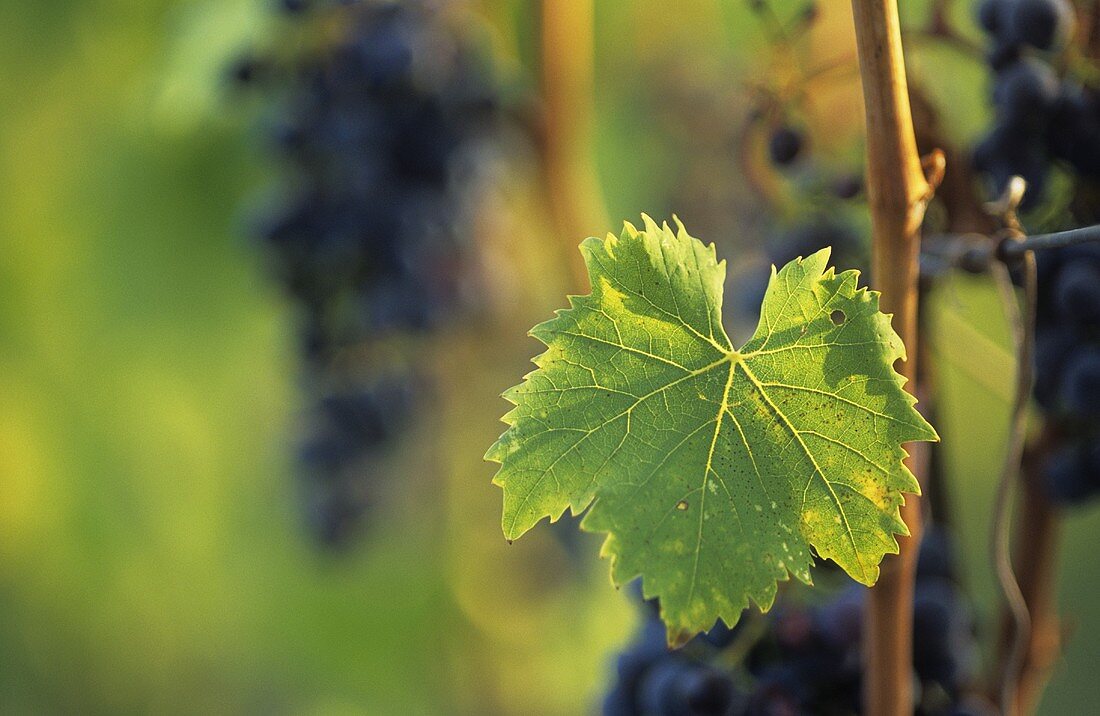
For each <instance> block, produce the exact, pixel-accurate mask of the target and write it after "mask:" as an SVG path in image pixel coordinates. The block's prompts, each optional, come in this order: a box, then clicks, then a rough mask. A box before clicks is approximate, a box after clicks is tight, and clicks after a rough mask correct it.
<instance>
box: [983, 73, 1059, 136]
mask: <svg viewBox="0 0 1100 716" xmlns="http://www.w3.org/2000/svg"><path fill="white" fill-rule="evenodd" d="M1060 93H1061V84H1060V83H1059V82H1058V76H1057V75H1056V74H1055V73H1054V70H1052V69H1051V68H1050V66H1049V65H1047V64H1046V63H1045V62H1040V61H1038V60H1035V59H1025V60H1021V61H1019V62H1016V63H1013V64H1012V65H1011V66H1009V67H1008V68H1006V69H1005V70H1004V71H1003V72H1001V73H1000V74H999V75H998V76H997V79H996V82H995V84H994V85H993V104H994V105H996V107H997V112H998V115H997V117H998V119H999V120H1000V121H1003V122H1004V123H1006V124H1017V123H1023V122H1027V123H1032V122H1034V121H1036V120H1045V119H1046V114H1047V113H1048V112H1049V111H1050V110H1051V109H1052V108H1053V107H1054V106H1055V103H1056V102H1057V100H1058V96H1059V95H1060Z"/></svg>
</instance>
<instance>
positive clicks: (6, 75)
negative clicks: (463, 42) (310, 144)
mask: <svg viewBox="0 0 1100 716" xmlns="http://www.w3.org/2000/svg"><path fill="white" fill-rule="evenodd" d="M922 5H923V4H922V3H914V4H912V5H911V6H910V8H907V10H908V11H909V12H910V13H911V14H912V15H913V17H916V16H918V15H919V12H920V6H922ZM914 8H915V9H914ZM481 9H482V11H483V13H484V14H485V16H486V18H487V19H488V21H489V24H490V27H491V28H492V31H493V32H494V33H495V35H494V37H495V42H496V43H497V44H498V45H499V46H500V47H502V48H504V53H505V54H506V55H507V54H508V53H511V56H510V57H508V58H507V59H508V61H510V62H511V63H513V64H514V66H515V68H516V69H515V70H514V74H515V76H516V77H518V78H519V79H520V80H521V81H522V80H524V79H525V78H526V80H528V81H529V80H530V76H529V75H530V70H529V64H530V61H531V58H532V55H533V50H532V49H531V48H532V47H533V45H534V39H533V38H532V36H531V35H532V32H533V28H534V23H533V22H532V20H531V17H532V16H533V15H532V13H533V7H532V6H531V4H529V3H527V2H521V1H520V0H497V1H493V2H488V1H487V2H485V3H482V8H481ZM963 14H964V15H965V13H963ZM596 20H597V27H596V36H597V38H598V45H597V52H596V72H597V78H598V83H599V84H598V86H599V89H600V91H599V92H598V96H597V109H598V110H599V127H598V143H597V148H596V156H597V159H598V169H599V172H600V177H601V179H602V184H603V186H604V187H605V192H606V194H607V203H608V207H609V213H610V215H611V216H613V217H616V218H619V217H622V218H625V217H634V216H636V215H637V214H638V213H639V212H640V211H647V212H649V213H652V214H654V215H655V216H660V215H663V214H667V213H669V212H670V211H672V210H675V209H676V207H675V206H667V205H666V204H667V202H668V199H667V198H666V197H667V196H668V192H669V189H670V187H671V186H672V185H673V184H674V183H675V177H676V176H678V174H676V172H675V171H672V170H671V169H670V167H676V168H677V169H678V170H682V169H683V167H682V166H681V165H682V164H683V158H682V157H679V156H677V154H676V152H675V144H674V143H671V142H668V141H664V140H663V138H662V137H661V136H658V135H656V134H655V130H654V129H653V125H652V122H651V117H650V115H651V111H652V110H653V104H647V103H652V102H654V100H657V99H659V98H655V97H653V96H649V95H647V94H646V82H645V80H646V78H645V77H644V76H639V72H640V68H644V67H645V66H646V62H650V61H653V59H654V58H658V59H659V58H661V57H666V56H677V57H680V59H681V60H682V61H684V62H687V63H688V64H687V66H688V67H695V66H696V64H692V63H697V66H698V67H699V69H698V72H699V73H700V74H709V75H710V76H719V77H720V76H722V75H723V74H728V75H729V76H730V77H734V76H740V75H742V74H744V73H745V72H748V71H750V70H751V69H752V68H753V67H754V66H755V65H754V62H755V58H756V57H757V55H758V54H759V53H760V51H761V48H763V47H764V43H763V40H762V39H761V38H760V37H759V33H758V32H757V31H756V29H757V26H756V25H754V24H753V23H752V22H751V21H750V19H749V17H748V14H747V12H746V11H745V10H744V4H743V3H740V2H733V1H732V0H729V1H727V2H691V3H684V8H682V9H681V10H678V11H677V12H676V13H675V14H674V13H672V12H671V11H670V9H669V5H668V3H664V2H657V1H656V0H653V1H647V2H628V1H627V0H607V1H606V2H604V0H600V2H599V3H598V11H597V18H596ZM966 22H968V20H966ZM277 29H278V28H277V23H274V22H273V21H272V19H271V15H270V13H269V12H268V11H267V8H266V7H265V3H263V2H261V1H260V0H193V1H190V2H188V1H184V0H176V1H167V0H159V1H150V2H144V3H135V2H124V1H123V0H79V1H77V0H71V1H68V2H66V1H63V0H51V1H50V2H41V3H23V2H14V1H13V0H0V67H2V68H3V71H2V74H0V76H2V77H3V81H2V82H0V711H2V712H3V713H105V714H107V713H110V714H119V713H148V712H153V713H265V714H266V713H295V714H297V713H315V714H330V713H333V714H341V713H372V714H415V713H579V712H586V711H591V710H593V709H594V707H595V704H597V703H598V698H599V693H600V691H601V689H602V688H603V684H604V683H605V682H606V679H607V677H608V675H609V673H610V670H609V658H610V654H611V653H612V652H613V651H614V650H615V649H616V648H617V646H618V645H620V644H621V643H623V642H624V641H625V640H626V639H627V638H628V637H629V633H630V629H631V624H632V620H633V612H632V610H631V608H630V606H629V605H628V603H627V600H626V599H625V598H623V597H622V596H621V595H619V594H617V593H615V592H614V591H613V590H612V589H610V588H609V587H608V585H607V579H606V566H605V565H603V564H600V563H598V560H597V559H596V557H595V553H596V551H597V547H598V540H597V539H594V538H587V539H585V540H584V541H583V542H582V552H583V556H582V557H581V562H582V564H581V565H580V566H579V567H578V566H577V565H575V564H573V563H572V562H571V561H570V558H569V557H568V555H567V554H565V552H564V551H563V549H562V546H561V544H560V543H559V542H558V541H556V540H555V539H553V538H552V537H548V536H547V535H545V534H541V533H540V531H539V530H536V533H534V534H532V535H531V536H529V537H525V538H524V539H523V540H521V541H520V542H517V543H516V544H515V545H512V546H510V547H509V546H507V545H505V544H504V543H503V539H502V538H501V537H500V534H499V528H498V522H497V520H498V513H497V509H498V508H499V505H498V501H499V495H498V494H497V491H496V488H493V487H492V486H491V485H490V484H489V480H490V478H491V475H492V468H491V466H489V465H486V464H484V463H482V462H481V453H482V451H483V449H484V447H485V446H487V445H488V444H489V442H490V441H491V440H492V438H493V436H494V433H495V432H497V431H498V429H499V424H498V423H497V422H496V418H497V416H498V415H499V414H500V413H501V412H502V411H503V408H504V407H505V406H504V404H503V403H502V401H500V400H498V399H497V398H496V395H497V394H498V393H499V392H500V390H501V389H503V388H505V387H507V386H508V385H509V384H511V383H512V382H515V380H516V379H518V377H519V376H520V375H522V373H523V372H525V365H526V358H527V356H529V355H531V354H533V352H534V351H535V349H536V346H535V344H534V343H533V342H531V341H529V340H528V339H525V338H523V330H522V329H523V327H524V326H526V325H530V324H531V323H534V322H535V321H537V320H539V319H540V318H542V317H544V316H545V315H547V312H548V311H549V310H550V308H552V307H553V306H554V305H557V303H559V302H560V301H559V300H558V299H556V298H555V297H557V296H561V295H562V294H563V293H564V290H565V280H564V278H563V277H558V278H554V279H547V280H546V284H547V285H545V286H543V287H542V289H541V290H540V291H538V292H532V293H530V294H529V295H528V297H527V298H528V300H527V302H526V303H524V304H522V305H521V306H519V307H518V308H517V309H516V311H515V313H514V314H513V315H511V317H510V321H511V322H508V321H505V322H504V323H505V325H504V326H497V327H495V328H484V329H475V330H469V331H463V330H455V331H454V332H451V333H448V334H446V335H444V336H443V337H442V338H440V339H439V344H440V345H439V346H438V348H439V351H438V354H439V356H440V358H439V360H438V364H439V370H438V374H439V376H440V378H441V381H440V382H441V387H440V388H439V392H440V398H439V407H438V409H437V410H436V411H433V414H432V415H430V416H425V417H424V418H423V419H422V421H421V424H420V425H419V426H418V427H417V428H416V429H415V430H414V431H413V434H412V435H411V436H410V437H409V438H408V439H407V440H406V441H405V442H403V447H402V450H401V451H400V453H399V454H397V455H395V456H394V457H393V459H392V465H391V466H390V470H389V471H388V472H389V473H390V474H388V475H387V476H386V478H385V479H386V480H388V481H390V482H391V483H392V484H393V489H392V490H390V493H391V494H388V495H387V499H385V500H384V508H382V509H380V510H378V511H377V512H376V513H375V514H373V516H372V526H371V529H370V530H369V533H368V534H367V535H366V537H365V538H364V539H363V540H362V541H361V543H360V544H359V545H358V546H357V548H355V549H354V550H352V551H351V552H350V553H347V554H342V555H331V554H326V553H324V552H323V551H319V550H318V549H317V548H316V547H315V546H314V545H313V544H312V543H311V542H310V541H309V540H308V539H307V538H306V537H305V535H304V533H303V530H302V528H301V524H300V519H299V515H298V513H297V511H296V502H295V501H296V498H297V492H296V487H295V482H294V475H293V464H292V457H293V453H292V450H290V449H289V448H288V446H289V445H290V444H292V441H293V436H294V434H295V415H296V411H297V410H298V408H299V404H298V401H299V399H300V398H299V393H298V386H297V365H296V359H295V351H294V336H293V333H292V324H291V320H290V317H289V306H288V305H287V303H286V302H285V301H284V299H283V298H282V296H281V295H280V293H279V292H278V290H277V288H276V287H274V286H273V285H272V283H271V282H270V281H269V280H267V278H266V277H265V274H264V271H263V267H262V262H261V261H260V260H259V257H258V254H257V252H256V251H255V249H254V247H253V246H251V245H250V243H249V241H248V240H247V238H246V231H245V230H244V220H243V217H244V216H245V212H243V210H242V207H244V206H248V205H250V204H254V203H255V202H256V201H257V196H258V192H262V190H263V188H264V187H265V186H267V185H268V184H269V178H270V175H271V167H269V166H267V165H266V164H265V162H264V155H263V152H262V151H261V148H260V146H259V145H258V143H257V142H256V140H255V137H254V136H253V134H252V133H251V132H250V130H249V127H250V126H251V124H250V118H249V115H248V113H247V112H246V111H244V110H243V109H242V108H241V106H240V103H239V102H236V101H235V100H234V99H233V98H232V97H230V96H229V95H228V93H227V91H226V89H225V87H224V84H223V83H222V81H221V71H222V68H223V67H224V64H225V63H226V62H227V61H228V60H229V59H230V58H232V57H233V56H235V54H236V53H237V52H238V51H239V50H240V49H241V48H243V47H246V46H248V45H249V44H251V43H253V42H259V43H262V42H264V41H265V39H266V38H268V37H270V33H271V32H273V31H277ZM841 41H844V42H847V41H848V39H847V38H846V36H841V37H840V38H839V39H837V38H834V39H833V42H834V44H835V43H838V42H841ZM825 44H828V43H825ZM643 58H645V60H646V61H645V62H643ZM912 63H913V66H914V69H915V71H917V72H919V73H920V74H921V76H922V77H923V78H924V79H925V80H927V81H928V82H927V84H929V85H934V86H935V87H936V92H935V94H936V96H937V97H944V98H947V99H949V100H950V101H949V102H947V105H948V106H949V107H950V116H949V118H948V119H949V120H950V122H951V123H952V126H954V127H956V128H957V131H958V132H959V133H960V137H964V138H965V137H968V136H972V135H973V134H974V133H975V132H977V131H979V130H980V129H981V127H982V126H983V123H984V121H985V114H984V112H985V110H984V108H983V104H984V103H983V99H982V98H983V96H984V91H985V90H984V87H983V84H982V82H983V79H982V76H983V75H982V70H981V67H980V66H975V65H973V63H971V64H967V62H966V61H963V60H960V59H959V58H958V57H957V56H954V55H952V54H951V53H950V52H946V53H945V52H943V51H937V50H935V49H931V50H927V51H921V50H919V49H918V50H917V51H915V52H914V55H913V58H912ZM933 80H935V82H933ZM730 86H731V89H732V90H733V91H736V90H737V88H738V85H736V82H735V81H734V80H731V81H730ZM851 121H854V122H857V123H858V113H853V117H852V118H851ZM684 219H685V221H687V222H688V224H689V226H691V225H692V224H691V218H690V217H689V216H685V217H684ZM528 220H529V221H533V222H538V221H544V220H545V217H539V216H537V215H535V216H530V217H528ZM607 228H612V227H607ZM697 233H699V232H697ZM544 234H545V231H543V232H542V233H539V234H538V235H539V236H542V237H543V238H545V236H544ZM579 238H580V237H578V239H579ZM704 238H717V237H709V236H706V235H705V234H704ZM517 240H518V239H517ZM753 240H754V237H752V236H748V237H742V238H740V242H741V243H740V244H739V243H738V242H737V241H731V242H728V244H727V246H728V247H736V246H738V245H747V244H749V243H751V242H752V241H753ZM538 251H539V249H533V250H531V251H529V252H527V253H526V254H524V255H525V256H527V257H528V258H529V259H530V260H533V261H534V260H536V259H532V258H531V257H532V256H534V257H536V258H537V257H538V256H541V254H539V253H538ZM542 251H545V249H542ZM726 253H727V257H728V258H731V259H736V258H737V256H734V255H732V253H731V249H727V251H726ZM517 270H519V269H517ZM527 270H529V267H528V269H527ZM932 311H933V313H934V315H935V317H936V318H937V319H938V320H936V321H935V326H936V329H935V332H934V335H933V339H934V343H935V348H934V350H935V355H936V359H937V362H938V364H939V367H940V369H941V372H942V375H943V383H944V387H945V393H946V395H945V399H944V403H945V407H944V414H943V416H942V418H941V421H942V425H941V426H940V427H941V434H942V435H943V436H944V445H945V449H946V450H947V454H948V456H949V462H950V465H951V467H952V468H953V475H954V478H955V480H956V481H955V482H954V484H953V490H954V495H953V496H954V497H955V500H956V502H955V504H956V510H957V513H958V524H959V527H960V530H961V532H962V537H963V539H964V541H965V543H966V545H967V553H966V555H965V559H966V569H965V571H964V573H965V574H966V575H967V576H968V578H969V581H970V583H971V585H972V586H973V588H974V592H975V595H976V596H977V598H978V599H979V600H980V603H981V604H982V605H983V606H982V607H981V612H980V616H981V617H982V619H983V623H984V624H985V625H987V626H988V625H989V624H990V623H991V622H992V619H993V617H992V614H993V613H994V612H993V610H992V607H991V605H992V604H994V600H995V595H996V592H995V590H994V589H993V579H992V573H991V570H990V568H989V565H988V561H987V559H986V558H985V547H984V545H985V539H986V535H987V533H988V513H989V507H990V504H991V493H992V488H991V482H992V479H993V472H994V470H995V466H996V465H997V464H998V462H999V450H1000V447H1001V442H1002V437H1001V436H1002V434H1003V430H1004V425H1005V421H1004V415H1005V409H1006V396H1007V390H1008V386H1009V385H1010V383H1011V369H1012V365H1011V361H1010V360H1009V358H1008V353H1007V352H1006V350H1005V348H1004V345H1005V343H1006V331H1005V329H1004V327H1003V323H1002V321H1001V319H1000V312H999V309H998V308H997V305H996V302H995V300H994V299H993V297H992V295H991V293H990V291H989V290H988V287H987V286H985V285H984V284H983V283H982V282H980V281H975V280H964V279H961V278H959V279H956V280H953V281H952V282H951V283H950V284H949V285H948V286H947V287H946V288H945V289H944V290H943V291H941V294H940V295H939V296H938V297H937V301H936V303H935V306H934V307H933V309H932ZM486 345H488V346H489V347H488V349H487V348H486V347H485V346H486ZM444 351H446V352H444ZM976 353H977V354H980V355H981V356H982V357H983V358H982V361H981V363H980V364H979V365H978V367H977V368H975V367H974V363H975V361H974V358H973V356H974V354H976ZM968 365H969V367H968ZM448 376H452V380H450V381H448V379H447V378H448ZM1066 532H1067V534H1066V551H1065V555H1064V558H1063V561H1064V568H1063V570H1062V585H1061V593H1062V605H1063V609H1064V613H1065V615H1066V617H1067V620H1068V622H1069V624H1070V625H1071V626H1072V639H1071V642H1070V645H1069V647H1068V649H1067V650H1066V655H1065V658H1064V659H1063V660H1062V661H1061V662H1059V664H1058V666H1057V670H1056V672H1055V675H1054V678H1053V680H1052V683H1051V685H1050V688H1049V690H1048V693H1047V697H1046V699H1045V700H1044V704H1043V711H1044V713H1081V712H1082V709H1083V708H1085V707H1086V706H1087V705H1088V704H1091V703H1092V701H1091V698H1092V695H1093V694H1095V692H1096V687H1095V677H1094V675H1093V671H1094V665H1095V664H1096V663H1100V647H1098V646H1097V635H1098V634H1100V600H1097V599H1096V598H1095V590H1096V588H1097V585H1098V584H1100V567H1096V566H1095V560H1093V559H1091V558H1090V554H1091V553H1092V549H1093V544H1095V535H1097V534H1100V515H1098V514H1097V513H1096V510H1094V509H1087V510H1085V511H1084V512H1083V513H1081V514H1075V515H1073V516H1071V517H1070V518H1069V520H1068V524H1067V529H1066Z"/></svg>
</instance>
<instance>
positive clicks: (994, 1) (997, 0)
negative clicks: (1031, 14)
mask: <svg viewBox="0 0 1100 716" xmlns="http://www.w3.org/2000/svg"><path fill="white" fill-rule="evenodd" d="M1011 4H1012V3H1011V0H982V1H981V2H980V3H978V13H977V15H978V24H979V25H981V27H982V29H983V30H985V31H986V32H988V33H989V34H991V35H998V34H1000V33H1001V32H1002V29H1003V27H1004V25H1005V17H1006V15H1007V12H1006V11H1008V10H1009V9H1010V7H1011Z"/></svg>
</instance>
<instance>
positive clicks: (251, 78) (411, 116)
mask: <svg viewBox="0 0 1100 716" xmlns="http://www.w3.org/2000/svg"><path fill="white" fill-rule="evenodd" d="M280 5H281V7H282V10H283V11H284V12H285V13H287V15H288V16H291V17H292V18H293V22H291V23H289V25H290V27H291V29H290V30H288V33H290V32H294V33H299V35H300V37H299V36H295V37H296V38H297V40H298V43H297V44H300V45H302V46H303V47H305V48H306V49H304V50H302V51H301V52H297V53H295V54H293V55H292V56H290V57H286V56H285V53H284V56H280V54H279V53H280V50H278V49H277V50H274V51H272V52H271V53H269V54H270V55H271V56H270V57H259V58H257V57H250V58H246V59H245V60H242V61H241V62H238V63H237V64H236V65H235V66H234V67H233V68H232V69H231V73H232V76H233V77H234V78H235V79H236V80H237V81H239V82H243V83H253V84H256V83H261V82H262V85H263V87H264V88H265V89H266V90H267V92H266V93H265V96H266V97H267V98H268V100H269V102H268V103H269V105H270V107H269V113H270V114H271V115H273V116H274V119H273V120H272V121H271V122H270V125H272V129H271V131H270V134H271V135H272V139H273V140H274V144H275V146H276V147H278V149H279V151H280V154H281V157H282V159H283V162H284V166H285V167H286V170H285V184H286V185H287V186H288V187H289V189H288V191H287V193H288V194H289V195H290V198H289V200H287V201H285V202H282V203H281V207H280V209H279V210H278V211H275V212H270V213H269V214H268V215H267V216H265V217H263V219H262V221H261V222H259V223H260V224H261V229H260V231H259V233H260V236H261V239H262V243H263V245H264V247H265V248H266V250H267V255H268V257H269V264H270V266H271V270H272V272H273V273H274V274H275V276H276V277H277V279H278V280H279V282H280V283H281V285H282V286H283V288H284V289H285V291H286V293H287V294H288V295H289V297H290V299H291V300H292V301H293V302H294V303H295V305H296V306H297V309H298V313H299V316H300V324H301V336H302V339H301V342H302V351H303V353H304V357H305V365H306V386H307V387H306V389H307V391H308V392H309V393H310V394H311V395H312V396H313V399H314V400H315V401H316V404H315V406H314V408H313V410H312V411H311V415H310V420H309V428H308V437H307V439H306V442H305V445H304V446H303V449H302V451H301V453H302V463H303V466H304V473H305V476H306V479H305V480H304V481H303V482H304V490H305V493H306V495H305V503H306V505H307V514H308V516H309V521H310V522H311V524H312V525H313V527H314V528H315V531H316V532H317V534H318V535H319V536H320V537H321V538H322V539H323V540H324V541H326V542H329V543H334V544H337V543H341V542H343V541H344V540H345V539H346V538H347V536H348V535H349V534H351V532H352V531H353V528H354V527H355V526H356V525H357V523H358V522H359V521H360V519H361V516H362V514H363V512H364V509H365V507H366V506H367V504H368V503H369V502H370V501H371V498H372V494H373V492H374V490H373V488H372V484H373V483H374V480H373V476H372V473H374V472H375V471H377V470H378V464H377V462H378V460H377V459H378V458H379V457H380V456H381V455H382V452H383V450H384V448H385V447H386V445H387V444H389V443H390V442H391V441H392V438H393V437H394V436H395V435H396V434H397V433H399V432H400V427H401V425H402V423H403V422H405V421H406V420H407V419H408V418H409V417H410V415H411V413H412V411H413V409H414V406H415V405H416V403H417V400H418V397H419V396H418V391H417V390H416V389H415V386H416V385H417V384H418V383H419V380H418V378H417V375H416V370H415V368H414V367H412V366H414V365H415V361H414V360H413V358H414V356H413V355H412V354H413V353H414V352H415V351H414V350H410V348H409V336H415V335H417V334H418V333H419V332H423V331H426V330H429V329H432V328H435V327H437V326H438V325H439V324H440V323H441V322H443V321H444V320H446V319H448V318H451V317H453V316H455V315H456V311H462V310H463V309H465V308H468V307H469V303H470V301H471V298H470V297H471V296H472V295H473V294H474V291H472V290H471V289H472V287H473V286H476V283H477V271H476V265H477V261H476V253H475V247H474V246H473V243H472V237H471V235H470V233H471V232H470V231H469V229H468V227H469V225H470V223H471V222H470V214H471V211H472V208H471V207H472V204H473V202H472V201H471V199H472V194H473V192H475V191H476V189H477V182H476V181H474V180H473V179H474V178H475V175H476V165H477V158H478V152H479V151H480V150H481V149H483V148H484V147H485V146H487V144H488V143H490V142H491V141H492V137H493V135H494V127H495V126H496V122H497V121H498V119H499V116H498V115H499V112H498V102H497V98H496V96H495V94H494V88H493V86H492V84H491V82H490V77H489V74H488V71H487V67H486V65H485V63H484V58H483V57H481V56H480V55H479V53H478V52H476V51H475V49H474V48H473V47H472V46H471V44H470V42H469V41H468V40H467V38H466V37H465V36H464V35H463V34H462V33H461V32H460V30H459V29H458V28H457V26H455V25H454V24H453V23H448V21H447V18H446V16H445V15H444V12H443V10H442V9H440V6H438V5H436V4H433V3H429V2H415V1H414V2H402V3H390V2H369V1H366V0H363V1H359V2H333V1H330V2H321V1H320V0H313V1H312V2H306V1H305V0H295V1H294V2H291V1H290V0H284V1H282V2H281V3H280ZM285 44H287V45H294V44H295V42H293V41H288V42H287V43H285Z"/></svg>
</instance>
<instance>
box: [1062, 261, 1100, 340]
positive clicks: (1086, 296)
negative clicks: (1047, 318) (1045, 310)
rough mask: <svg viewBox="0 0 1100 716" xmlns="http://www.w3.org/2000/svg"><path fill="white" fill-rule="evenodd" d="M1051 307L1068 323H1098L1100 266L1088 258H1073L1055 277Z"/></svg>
mask: <svg viewBox="0 0 1100 716" xmlns="http://www.w3.org/2000/svg"><path fill="white" fill-rule="evenodd" d="M1054 307H1055V310H1056V311H1057V312H1058V316H1059V318H1060V319H1061V320H1062V321H1064V322H1066V323H1069V324H1073V325H1078V326H1083V327H1088V328H1094V327H1097V326H1100V266H1098V265H1097V264H1094V263H1092V262H1090V261H1073V262H1071V263H1069V264H1068V265H1067V266H1065V267H1064V268H1063V269H1062V270H1061V271H1060V272H1059V273H1058V276H1057V278H1056V279H1055V285H1054Z"/></svg>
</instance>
